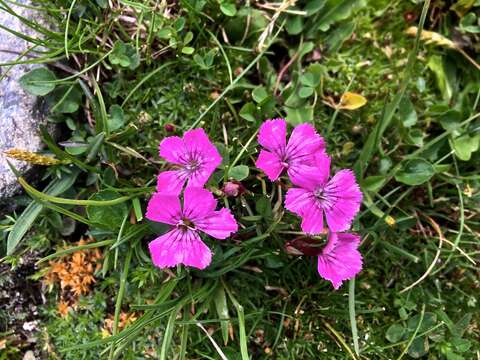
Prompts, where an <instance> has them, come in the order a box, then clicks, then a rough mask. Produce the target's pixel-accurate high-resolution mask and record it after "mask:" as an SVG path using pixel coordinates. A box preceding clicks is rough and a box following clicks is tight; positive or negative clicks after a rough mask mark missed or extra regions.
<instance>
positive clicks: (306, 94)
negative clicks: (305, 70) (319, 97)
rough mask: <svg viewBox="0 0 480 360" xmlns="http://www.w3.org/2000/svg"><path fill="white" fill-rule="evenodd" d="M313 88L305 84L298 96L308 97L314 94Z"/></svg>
mask: <svg viewBox="0 0 480 360" xmlns="http://www.w3.org/2000/svg"><path fill="white" fill-rule="evenodd" d="M313 91H314V90H313V88H311V87H308V86H304V87H301V88H300V91H299V92H298V96H300V97H301V98H302V99H305V98H308V97H309V96H311V95H312V94H313Z"/></svg>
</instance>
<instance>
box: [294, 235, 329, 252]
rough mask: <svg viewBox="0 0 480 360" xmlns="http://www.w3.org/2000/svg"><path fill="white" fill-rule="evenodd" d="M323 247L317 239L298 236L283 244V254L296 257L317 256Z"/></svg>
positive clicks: (322, 243) (323, 244)
mask: <svg viewBox="0 0 480 360" xmlns="http://www.w3.org/2000/svg"><path fill="white" fill-rule="evenodd" d="M324 247H325V243H324V242H322V241H321V240H319V239H316V238H313V237H309V236H300V237H298V238H296V239H293V240H290V241H288V242H287V243H286V244H285V252H286V253H287V254H290V255H296V256H301V255H307V256H317V255H318V254H320V253H321V252H322V250H323V248H324Z"/></svg>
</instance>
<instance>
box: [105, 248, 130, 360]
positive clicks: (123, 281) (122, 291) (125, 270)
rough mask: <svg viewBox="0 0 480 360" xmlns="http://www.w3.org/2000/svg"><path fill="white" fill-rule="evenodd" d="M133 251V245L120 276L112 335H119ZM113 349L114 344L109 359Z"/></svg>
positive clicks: (111, 356) (111, 346)
mask: <svg viewBox="0 0 480 360" xmlns="http://www.w3.org/2000/svg"><path fill="white" fill-rule="evenodd" d="M132 253H133V247H131V248H130V250H129V251H128V253H127V256H126V258H125V263H124V266H123V272H122V276H121V277H120V288H119V289H118V295H117V301H116V302H115V315H114V318H113V328H112V335H117V332H118V322H119V320H120V311H121V310H122V301H123V295H124V294H125V287H126V285H127V277H128V270H129V268H130V261H131V260H132ZM113 350H114V344H112V345H110V354H109V355H108V359H109V360H111V359H112V358H113Z"/></svg>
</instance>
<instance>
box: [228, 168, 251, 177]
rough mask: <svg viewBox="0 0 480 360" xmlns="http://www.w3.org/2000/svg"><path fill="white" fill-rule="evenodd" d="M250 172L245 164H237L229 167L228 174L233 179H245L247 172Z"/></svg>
mask: <svg viewBox="0 0 480 360" xmlns="http://www.w3.org/2000/svg"><path fill="white" fill-rule="evenodd" d="M249 173H250V169H249V168H248V166H246V165H237V166H234V167H233V168H231V169H230V171H229V172H228V174H229V175H230V177H231V178H234V179H235V180H238V181H242V180H243V179H245V178H246V177H247V176H248V174H249Z"/></svg>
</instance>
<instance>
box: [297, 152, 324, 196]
mask: <svg viewBox="0 0 480 360" xmlns="http://www.w3.org/2000/svg"><path fill="white" fill-rule="evenodd" d="M330 162H331V159H330V156H328V155H327V154H326V153H325V152H318V153H316V154H315V157H314V164H313V165H312V166H310V165H300V166H296V167H290V168H289V169H288V175H289V176H290V180H291V181H292V183H293V184H294V185H296V186H299V187H302V188H304V189H309V190H315V189H317V188H318V187H323V186H324V185H325V184H326V183H327V180H328V178H329V176H330Z"/></svg>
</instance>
